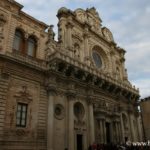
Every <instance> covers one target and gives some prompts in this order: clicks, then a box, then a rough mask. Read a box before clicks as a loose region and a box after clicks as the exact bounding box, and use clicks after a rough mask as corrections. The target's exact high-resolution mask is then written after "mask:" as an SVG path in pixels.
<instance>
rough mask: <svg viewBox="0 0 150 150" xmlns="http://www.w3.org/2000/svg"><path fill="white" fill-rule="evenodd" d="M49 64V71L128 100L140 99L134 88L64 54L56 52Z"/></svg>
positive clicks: (50, 58)
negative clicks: (119, 95)
mask: <svg viewBox="0 0 150 150" xmlns="http://www.w3.org/2000/svg"><path fill="white" fill-rule="evenodd" d="M48 64H49V70H52V71H55V72H59V73H61V74H63V75H64V76H66V77H70V76H72V78H74V79H76V80H80V81H81V82H83V83H85V84H87V85H90V86H92V87H93V86H95V87H97V88H101V89H103V90H104V91H107V92H109V93H112V94H115V95H116V94H118V93H120V94H121V95H122V96H123V97H126V99H131V100H133V98H137V97H138V94H139V93H138V91H137V90H135V89H134V88H132V87H129V86H127V85H125V84H124V83H123V82H118V81H116V80H114V79H112V78H111V77H110V76H106V75H104V74H103V73H102V72H99V71H98V70H95V69H94V68H93V67H89V66H88V65H86V64H83V63H81V62H79V61H78V60H76V59H73V58H71V57H69V56H68V55H66V54H64V53H62V52H55V53H54V54H53V55H51V56H50V57H49V63H48ZM131 95H132V96H131Z"/></svg>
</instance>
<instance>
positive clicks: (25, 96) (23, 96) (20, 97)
mask: <svg viewBox="0 0 150 150" xmlns="http://www.w3.org/2000/svg"><path fill="white" fill-rule="evenodd" d="M14 96H15V97H16V99H17V101H22V102H26V103H30V102H31V101H32V96H31V95H30V94H29V91H28V87H27V86H26V85H23V86H22V89H21V90H20V91H19V92H18V93H16V94H15V95H14Z"/></svg>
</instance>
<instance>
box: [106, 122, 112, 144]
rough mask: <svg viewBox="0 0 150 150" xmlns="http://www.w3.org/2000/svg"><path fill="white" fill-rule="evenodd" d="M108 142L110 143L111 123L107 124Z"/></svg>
mask: <svg viewBox="0 0 150 150" xmlns="http://www.w3.org/2000/svg"><path fill="white" fill-rule="evenodd" d="M106 142H107V143H110V142H111V141H110V123H108V122H106Z"/></svg>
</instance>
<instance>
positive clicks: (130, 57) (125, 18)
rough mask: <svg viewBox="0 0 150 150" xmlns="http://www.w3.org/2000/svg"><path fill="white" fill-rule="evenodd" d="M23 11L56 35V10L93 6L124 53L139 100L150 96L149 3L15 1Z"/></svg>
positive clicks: (117, 0) (138, 0) (149, 0)
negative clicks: (52, 29)
mask: <svg viewBox="0 0 150 150" xmlns="http://www.w3.org/2000/svg"><path fill="white" fill-rule="evenodd" d="M16 1H17V2H19V3H21V4H22V5H23V6H24V8H23V11H25V12H26V13H28V14H30V15H31V16H33V17H35V18H36V19H38V20H40V21H43V22H45V23H46V24H53V25H54V26H55V31H56V32H57V21H58V20H57V17H56V14H57V11H58V9H59V8H60V7H63V6H65V7H67V8H69V9H71V10H75V9H76V8H79V7H80V8H83V9H86V8H90V7H93V6H94V7H95V8H96V9H97V11H98V13H99V15H100V18H101V19H102V21H103V23H102V24H103V26H106V27H108V28H109V29H110V30H111V31H112V33H113V36H114V39H115V42H116V43H117V44H118V46H120V47H122V48H124V49H125V50H126V51H127V53H126V68H127V70H128V77H129V80H130V81H131V83H132V84H133V85H135V86H136V87H137V88H139V89H140V95H141V97H142V98H144V97H146V96H150V0H16Z"/></svg>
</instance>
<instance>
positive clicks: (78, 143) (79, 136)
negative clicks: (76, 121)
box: [77, 134, 83, 150]
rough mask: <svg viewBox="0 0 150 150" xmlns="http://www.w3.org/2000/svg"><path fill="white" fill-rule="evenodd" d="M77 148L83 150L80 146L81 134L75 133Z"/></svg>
mask: <svg viewBox="0 0 150 150" xmlns="http://www.w3.org/2000/svg"><path fill="white" fill-rule="evenodd" d="M77 150H83V147H82V134H77Z"/></svg>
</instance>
